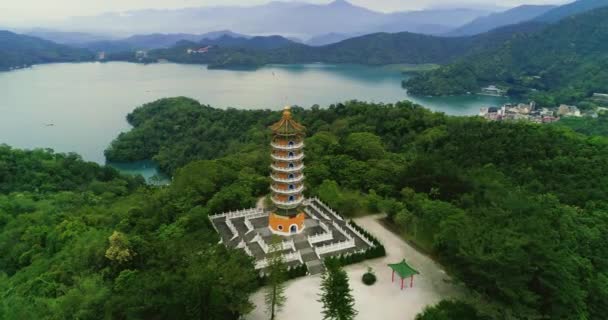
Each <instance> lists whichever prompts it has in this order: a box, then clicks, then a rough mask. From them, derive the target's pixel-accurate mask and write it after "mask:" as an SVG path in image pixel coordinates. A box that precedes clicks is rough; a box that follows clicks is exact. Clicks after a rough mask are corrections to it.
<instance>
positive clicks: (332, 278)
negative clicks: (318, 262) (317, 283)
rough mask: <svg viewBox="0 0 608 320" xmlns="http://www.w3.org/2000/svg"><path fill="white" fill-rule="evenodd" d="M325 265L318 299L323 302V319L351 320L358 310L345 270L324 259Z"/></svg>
mask: <svg viewBox="0 0 608 320" xmlns="http://www.w3.org/2000/svg"><path fill="white" fill-rule="evenodd" d="M325 267H326V270H325V271H324V272H323V274H322V276H321V294H320V299H319V302H321V303H322V304H323V311H322V313H323V320H353V319H354V318H355V317H356V316H357V313H358V312H357V310H355V299H354V298H353V295H352V289H351V288H350V285H349V283H348V275H347V274H346V271H344V269H342V268H341V267H340V265H338V264H335V263H333V262H332V261H326V262H325Z"/></svg>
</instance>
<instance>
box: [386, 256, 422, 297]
mask: <svg viewBox="0 0 608 320" xmlns="http://www.w3.org/2000/svg"><path fill="white" fill-rule="evenodd" d="M388 267H389V268H391V269H393V275H392V281H393V282H394V281H395V272H397V274H398V275H399V277H400V278H401V290H403V279H405V278H410V288H411V287H412V286H414V276H415V275H417V274H420V272H418V270H416V269H414V268H412V267H411V266H410V265H409V264H407V262H405V259H403V261H401V262H399V263H393V264H389V265H388Z"/></svg>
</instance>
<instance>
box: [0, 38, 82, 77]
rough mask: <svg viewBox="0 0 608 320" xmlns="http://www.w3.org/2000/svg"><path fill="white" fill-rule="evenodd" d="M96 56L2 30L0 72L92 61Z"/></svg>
mask: <svg viewBox="0 0 608 320" xmlns="http://www.w3.org/2000/svg"><path fill="white" fill-rule="evenodd" d="M93 58H94V55H93V53H91V52H90V51H88V50H84V49H76V48H72V47H68V46H65V45H61V44H57V43H54V42H51V41H47V40H42V39H39V38H36V37H31V36H25V35H20V34H16V33H13V32H9V31H2V30H0V71H4V70H9V69H11V68H14V67H19V68H21V67H23V66H30V65H33V64H40V63H50V62H75V61H90V60H93Z"/></svg>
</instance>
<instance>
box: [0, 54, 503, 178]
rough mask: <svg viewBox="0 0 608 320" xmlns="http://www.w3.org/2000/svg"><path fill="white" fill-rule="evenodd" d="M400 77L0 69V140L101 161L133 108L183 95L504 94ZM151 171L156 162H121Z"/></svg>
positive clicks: (316, 69)
mask: <svg viewBox="0 0 608 320" xmlns="http://www.w3.org/2000/svg"><path fill="white" fill-rule="evenodd" d="M403 79H404V76H403V75H402V74H400V72H398V71H396V70H394V69H389V68H377V67H366V66H357V65H326V64H309V65H271V66H266V67H263V68H261V69H258V70H255V71H232V70H207V68H206V67H205V66H200V65H180V64H171V63H167V64H150V65H142V64H133V63H122V62H111V63H60V64H48V65H37V66H34V67H32V68H29V69H23V70H18V71H12V72H0V115H1V116H0V143H6V144H8V145H11V146H13V147H16V148H27V149H29V148H52V149H54V150H55V151H58V152H76V153H78V154H80V155H82V157H83V158H84V159H85V160H89V161H95V162H98V163H105V158H104V156H103V150H104V149H105V148H106V147H107V146H108V145H109V144H110V142H111V141H112V140H113V139H114V138H115V137H116V136H117V135H118V134H119V133H120V132H123V131H128V130H129V124H128V123H127V122H126V120H125V116H126V115H127V114H128V113H129V112H131V111H132V110H133V109H134V108H135V107H137V106H139V105H142V104H144V103H146V102H150V101H153V100H156V99H159V98H163V97H171V96H188V97H192V98H194V99H197V100H199V101H200V102H201V103H204V104H209V105H211V106H214V107H220V108H227V107H233V108H247V109H258V108H270V109H277V110H278V109H280V108H282V107H283V106H285V105H287V104H290V105H299V106H303V107H310V106H312V105H314V104H319V105H320V106H327V105H329V104H332V103H336V102H342V101H345V100H351V99H358V100H364V101H370V102H385V103H394V102H396V101H400V100H406V99H409V100H413V101H415V102H417V103H420V104H422V105H424V106H426V107H428V108H430V109H432V110H437V111H442V112H445V113H447V114H452V115H473V114H477V113H478V112H479V109H480V108H481V107H482V106H488V105H500V104H502V103H504V102H506V101H505V100H504V99H503V98H497V97H486V96H475V95H471V96H465V97H443V98H412V97H410V96H408V95H407V92H406V91H405V90H403V89H402V88H401V81H402V80H403ZM118 167H119V169H124V170H126V171H128V172H137V173H142V174H144V175H145V176H147V177H149V176H151V175H153V174H154V173H155V172H156V169H155V167H154V165H153V164H151V163H148V162H144V163H141V164H138V165H135V166H133V165H132V164H131V165H118Z"/></svg>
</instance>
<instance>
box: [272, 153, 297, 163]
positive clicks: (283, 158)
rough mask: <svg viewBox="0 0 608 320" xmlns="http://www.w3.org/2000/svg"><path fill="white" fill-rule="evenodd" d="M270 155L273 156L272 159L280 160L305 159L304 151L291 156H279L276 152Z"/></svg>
mask: <svg viewBox="0 0 608 320" xmlns="http://www.w3.org/2000/svg"><path fill="white" fill-rule="evenodd" d="M270 156H271V157H272V159H274V160H279V161H299V160H302V159H304V154H303V153H300V154H299V155H297V156H291V157H281V156H277V155H275V154H271V155H270Z"/></svg>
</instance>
